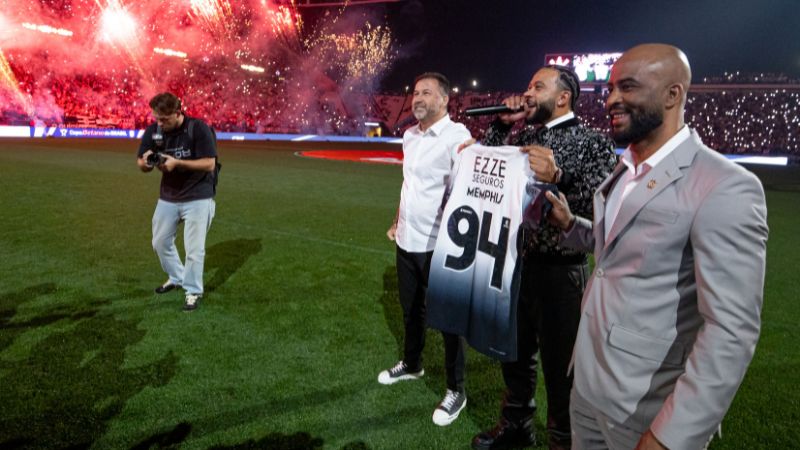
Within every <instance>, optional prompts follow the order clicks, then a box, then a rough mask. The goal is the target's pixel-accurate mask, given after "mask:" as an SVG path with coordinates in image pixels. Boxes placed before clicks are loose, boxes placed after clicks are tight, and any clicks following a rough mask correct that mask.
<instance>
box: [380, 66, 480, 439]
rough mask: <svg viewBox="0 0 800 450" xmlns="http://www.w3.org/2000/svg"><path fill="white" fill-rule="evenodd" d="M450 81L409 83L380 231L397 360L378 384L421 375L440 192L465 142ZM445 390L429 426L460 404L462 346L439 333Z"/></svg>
mask: <svg viewBox="0 0 800 450" xmlns="http://www.w3.org/2000/svg"><path fill="white" fill-rule="evenodd" d="M449 92H450V82H449V81H448V80H447V78H445V77H444V75H442V74H439V73H434V72H427V73H423V74H422V75H420V76H418V77H417V79H416V80H415V83H414V97H413V103H412V108H413V113H414V117H415V118H416V119H417V120H418V121H419V123H418V124H417V125H415V126H413V127H411V128H409V129H408V130H406V132H405V134H404V135H403V187H402V190H401V192H400V206H399V208H398V210H397V216H396V217H395V220H394V223H393V224H392V226H391V227H390V228H389V230H388V231H387V232H386V235H387V236H388V237H389V239H390V240H392V241H395V242H396V243H397V280H398V289H399V295H400V303H401V305H402V307H403V321H404V324H405V340H404V347H403V359H402V360H401V361H399V362H398V363H397V364H396V365H395V366H394V367H392V368H390V369H387V370H384V371H383V372H381V373H380V374H379V375H378V382H380V383H381V384H394V383H396V382H398V381H402V380H413V379H417V378H419V377H421V376H422V375H423V374H424V373H425V371H424V370H423V368H422V349H423V347H424V346H425V330H426V326H425V293H426V290H427V287H428V274H429V271H430V265H431V256H432V255H433V248H434V244H435V240H436V235H437V233H438V231H439V224H440V222H441V218H442V210H443V204H444V201H445V195H446V192H447V190H448V188H449V186H450V182H451V170H452V168H453V166H454V162H455V161H456V158H458V147H459V145H460V144H461V143H463V142H465V141H467V140H468V139H470V137H471V136H470V134H469V131H467V128H466V127H465V126H464V125H462V124H460V123H456V122H453V121H451V120H450V117H449V116H448V115H447V102H448V100H449V96H448V93H449ZM442 335H443V337H444V348H445V371H446V373H447V392H446V394H445V397H444V399H443V400H442V402H441V403H440V404H439V406H438V407H437V408H436V410H434V413H433V422H434V423H435V424H437V425H440V426H445V425H449V424H450V423H452V422H453V421H454V420H455V419H456V418H457V417H458V415H459V413H460V412H461V410H462V409H463V408H464V406H466V403H467V397H466V395H465V394H464V344H463V339H461V338H460V337H458V336H456V335H453V334H449V333H442Z"/></svg>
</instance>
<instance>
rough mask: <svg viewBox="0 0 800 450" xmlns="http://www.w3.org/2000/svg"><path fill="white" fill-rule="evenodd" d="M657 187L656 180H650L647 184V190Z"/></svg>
mask: <svg viewBox="0 0 800 450" xmlns="http://www.w3.org/2000/svg"><path fill="white" fill-rule="evenodd" d="M654 187H656V180H650V181H648V182H647V189H653V188H654Z"/></svg>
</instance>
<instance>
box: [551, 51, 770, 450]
mask: <svg viewBox="0 0 800 450" xmlns="http://www.w3.org/2000/svg"><path fill="white" fill-rule="evenodd" d="M690 80H691V70H690V68H689V62H688V60H687V58H686V55H684V54H683V52H681V51H680V50H679V49H677V48H675V47H672V46H669V45H664V44H645V45H640V46H637V47H634V48H632V49H630V50H628V51H627V52H625V53H624V54H623V55H622V57H621V58H620V59H619V60H618V61H617V62H616V63H615V64H614V67H613V69H612V71H611V79H610V81H609V96H608V100H607V101H606V107H607V109H608V112H609V115H610V116H611V128H612V134H613V137H614V139H615V140H616V141H617V143H618V144H621V145H627V144H629V146H628V148H627V150H626V151H625V153H624V155H623V158H622V161H621V162H620V164H618V165H617V167H616V168H615V169H614V172H613V173H612V174H611V175H610V176H609V177H608V178H607V179H606V180H605V181H604V182H603V183H602V184H601V185H600V187H599V188H598V189H597V192H596V193H595V195H594V210H595V214H594V222H593V223H592V222H591V221H588V220H586V219H583V218H581V217H577V218H576V217H575V216H574V215H573V214H572V213H571V212H570V210H569V207H568V205H567V201H566V199H565V198H564V197H563V196H559V197H556V196H554V195H552V194H548V198H549V199H550V201H551V202H553V205H554V206H553V210H552V212H551V214H550V219H551V221H552V222H553V223H555V224H557V225H558V226H559V227H560V228H561V229H563V230H565V235H564V239H563V241H562V245H564V246H569V247H573V248H583V249H586V250H590V249H592V248H594V255H595V268H594V273H593V274H592V277H591V279H590V280H589V283H588V285H587V288H586V291H585V293H584V297H583V304H582V316H581V321H580V325H579V327H578V337H577V340H576V342H575V352H574V356H573V361H574V366H573V368H574V373H575V378H574V384H573V389H572V399H571V403H570V405H571V410H570V416H571V419H572V433H573V438H572V444H573V447H572V448H573V449H599V448H612V449H616V448H620V449H630V448H636V449H664V448H669V449H673V450H677V449H699V448H703V447H704V446H705V445H706V444H707V443H708V441H709V439H710V437H711V435H712V433H713V432H714V431H715V430H716V429H717V428H718V427H719V425H720V423H721V422H722V419H723V417H724V415H725V413H726V411H727V410H728V408H729V407H730V404H731V402H732V400H733V397H734V395H735V394H736V391H737V389H738V388H739V385H740V384H741V382H742V379H743V378H744V374H745V372H746V370H747V366H748V365H749V363H750V360H751V359H752V357H753V352H754V350H755V345H756V342H757V341H758V335H759V332H760V328H761V319H760V313H761V305H762V300H763V289H764V271H765V259H766V243H767V235H768V228H767V220H766V219H767V208H766V202H765V198H764V191H763V188H762V187H761V183H760V182H759V181H758V179H757V178H756V177H755V176H754V175H753V174H752V173H750V172H748V171H747V170H745V169H743V168H742V167H741V166H738V165H736V164H734V163H732V162H730V161H728V160H727V159H725V158H724V157H723V156H721V155H720V154H718V153H717V152H715V151H713V150H711V149H709V148H708V147H706V146H705V145H703V143H702V142H701V141H700V138H699V137H698V136H697V133H696V132H695V131H694V130H690V129H689V128H688V126H687V125H686V124H685V123H684V118H683V116H684V107H685V105H686V93H687V91H688V89H689V83H690Z"/></svg>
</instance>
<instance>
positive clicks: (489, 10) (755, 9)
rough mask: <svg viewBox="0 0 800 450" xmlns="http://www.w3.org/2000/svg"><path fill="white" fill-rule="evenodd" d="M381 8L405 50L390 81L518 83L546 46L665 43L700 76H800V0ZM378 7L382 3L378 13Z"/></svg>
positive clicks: (425, 2)
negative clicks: (430, 75) (425, 75)
mask: <svg viewBox="0 0 800 450" xmlns="http://www.w3.org/2000/svg"><path fill="white" fill-rule="evenodd" d="M359 8H370V9H371V10H372V11H370V13H371V14H376V13H377V14H383V15H384V17H385V19H386V21H387V23H388V24H389V25H390V27H391V28H392V30H393V31H394V33H395V37H396V39H397V42H398V43H399V44H400V45H399V50H400V55H399V57H398V59H397V61H396V63H395V64H394V66H393V68H392V69H391V70H390V72H389V73H388V74H387V75H386V77H385V78H384V79H383V83H382V85H381V88H382V89H389V90H398V91H399V90H401V89H403V87H404V86H405V85H408V84H410V83H411V82H412V81H413V79H414V76H415V75H417V74H419V73H421V72H424V71H428V70H435V71H440V72H442V73H444V74H445V75H447V76H448V77H449V78H450V79H451V81H452V82H453V84H454V85H459V86H463V87H467V84H468V83H469V82H470V80H472V79H477V80H478V81H479V86H478V89H479V90H506V91H519V90H520V89H522V88H524V87H525V86H527V84H528V81H529V80H530V77H531V75H532V73H533V72H534V71H535V70H536V69H537V68H538V67H540V66H541V65H542V64H543V62H544V55H545V53H558V52H570V53H571V52H576V53H577V52H613V51H624V50H625V49H627V48H630V47H632V46H634V45H636V44H638V43H644V42H664V43H669V44H673V45H676V46H678V47H680V48H681V49H683V50H684V51H685V52H686V54H687V55H688V57H689V61H690V62H691V65H692V69H693V72H694V73H693V75H694V76H693V80H694V82H698V81H702V77H704V76H714V75H722V74H723V72H725V71H728V72H732V71H737V70H740V71H743V72H782V73H785V74H788V75H790V76H792V77H794V78H800V0H728V1H707V0H673V1H670V2H661V1H646V0H639V1H637V0H628V1H619V0H596V1H574V0H561V1H556V0H542V1H540V0H483V1H481V0H458V1H455V0H453V1H446V0H404V1H402V2H399V3H393V4H385V5H379V6H374V5H373V6H370V7H363V6H362V7H359ZM376 9H377V11H376Z"/></svg>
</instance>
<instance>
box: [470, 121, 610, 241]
mask: <svg viewBox="0 0 800 450" xmlns="http://www.w3.org/2000/svg"><path fill="white" fill-rule="evenodd" d="M511 128H512V126H511V125H505V124H503V123H502V122H501V121H500V120H495V121H494V122H492V123H491V124H490V125H489V128H488V129H487V130H486V134H485V137H484V139H483V142H482V143H483V145H488V146H499V145H506V144H509V145H515V146H520V147H521V146H524V145H532V144H537V145H541V146H542V147H547V148H550V149H552V150H553V156H554V158H555V160H556V165H557V166H558V167H559V168H561V170H562V171H563V174H562V176H561V182H560V183H558V185H557V186H558V190H559V191H561V192H563V193H564V195H565V196H566V197H567V201H568V202H569V207H570V210H571V211H572V213H573V214H575V215H577V216H581V217H585V218H587V219H589V220H592V218H593V216H594V214H593V211H592V197H593V195H594V191H595V189H597V186H599V185H600V183H601V182H602V181H603V180H604V179H605V178H606V177H607V176H608V175H609V174H610V173H611V172H612V171H613V170H614V166H615V165H616V164H617V156H616V154H615V153H614V144H613V142H612V141H611V140H610V139H609V138H608V137H606V136H605V135H603V134H600V133H598V132H597V131H594V130H591V129H588V128H585V127H584V126H583V125H581V123H580V121H579V120H578V119H577V118H573V119H569V120H567V121H565V122H561V123H559V124H557V125H555V126H554V127H552V128H550V129H547V128H544V127H538V128H534V127H533V126H531V125H527V126H525V128H523V129H522V130H521V131H520V132H519V133H518V134H516V136H514V139H513V142H507V141H508V140H509V137H510V136H509V135H510V134H511ZM560 232H561V230H559V229H558V228H557V227H555V226H553V225H550V224H549V223H545V224H544V225H543V226H541V227H539V228H537V229H535V230H533V231H532V232H530V231H528V232H526V233H525V236H526V238H525V242H524V243H523V246H524V248H523V249H522V251H523V253H524V254H526V255H531V254H536V253H538V254H544V255H557V256H572V255H581V254H580V253H578V252H576V251H574V250H572V249H568V248H562V247H559V246H558V241H559V234H560Z"/></svg>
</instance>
